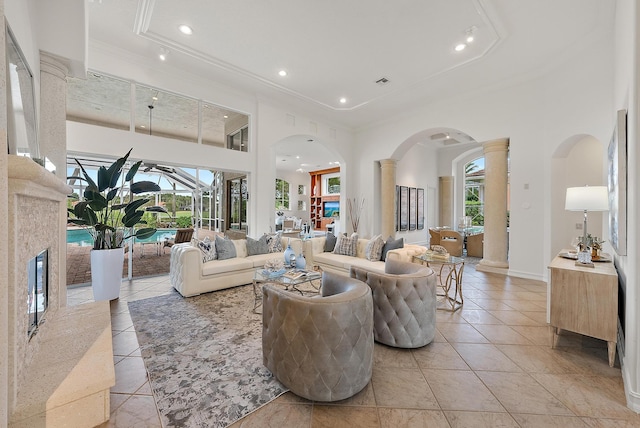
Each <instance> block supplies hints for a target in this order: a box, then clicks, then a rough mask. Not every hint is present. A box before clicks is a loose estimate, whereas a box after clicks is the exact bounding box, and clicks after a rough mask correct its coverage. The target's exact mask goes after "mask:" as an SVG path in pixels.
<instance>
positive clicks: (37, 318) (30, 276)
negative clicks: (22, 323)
mask: <svg viewBox="0 0 640 428" xmlns="http://www.w3.org/2000/svg"><path fill="white" fill-rule="evenodd" d="M48 305H49V250H48V249H45V250H43V251H41V252H40V253H39V254H38V255H37V256H35V257H33V258H32V259H30V260H29V261H28V262H27V316H28V317H29V327H28V329H27V330H28V331H27V334H28V335H29V337H31V336H33V335H34V334H35V332H36V329H37V328H38V325H39V324H40V322H41V321H42V320H43V319H44V313H45V311H46V310H47V307H48Z"/></svg>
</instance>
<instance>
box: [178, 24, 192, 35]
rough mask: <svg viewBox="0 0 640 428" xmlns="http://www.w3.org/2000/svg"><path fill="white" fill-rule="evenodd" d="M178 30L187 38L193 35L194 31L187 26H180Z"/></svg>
mask: <svg viewBox="0 0 640 428" xmlns="http://www.w3.org/2000/svg"><path fill="white" fill-rule="evenodd" d="M178 30H180V32H181V33H182V34H186V35H187V36H190V35H192V34H193V29H192V28H191V27H189V26H188V25H186V24H182V25H179V26H178Z"/></svg>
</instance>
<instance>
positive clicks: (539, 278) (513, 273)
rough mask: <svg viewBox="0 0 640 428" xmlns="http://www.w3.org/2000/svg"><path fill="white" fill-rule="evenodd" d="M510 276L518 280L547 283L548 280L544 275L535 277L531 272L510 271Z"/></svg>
mask: <svg viewBox="0 0 640 428" xmlns="http://www.w3.org/2000/svg"><path fill="white" fill-rule="evenodd" d="M508 275H509V276H513V277H516V278H524V279H533V280H535V281H542V282H546V280H545V279H544V277H543V276H542V275H534V274H532V273H530V272H522V271H517V270H513V269H509V273H508Z"/></svg>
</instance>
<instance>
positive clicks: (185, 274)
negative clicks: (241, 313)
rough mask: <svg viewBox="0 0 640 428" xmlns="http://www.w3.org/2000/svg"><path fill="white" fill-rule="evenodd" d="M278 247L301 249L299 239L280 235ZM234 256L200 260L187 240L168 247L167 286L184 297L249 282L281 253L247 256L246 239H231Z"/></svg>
mask: <svg viewBox="0 0 640 428" xmlns="http://www.w3.org/2000/svg"><path fill="white" fill-rule="evenodd" d="M281 242H282V248H283V249H286V248H287V244H288V243H290V244H291V248H292V249H293V250H294V251H295V253H296V255H298V254H300V252H301V251H302V240H300V239H292V238H281ZM233 244H234V246H235V249H236V257H234V258H231V259H226V260H211V261H208V262H206V263H205V262H203V261H202V252H201V251H200V249H199V248H197V247H195V246H193V245H192V244H191V243H185V244H176V245H174V246H173V247H171V262H170V263H171V267H170V273H169V277H170V278H171V285H173V288H175V289H176V290H177V291H178V292H179V293H180V294H182V295H183V296H184V297H190V296H196V295H198V294H202V293H208V292H210V291H215V290H222V289H224V288H230V287H235V286H238V285H244V284H250V283H251V282H252V280H253V277H254V275H255V272H256V270H257V269H259V268H261V267H263V266H264V264H265V262H266V261H267V260H271V259H277V258H282V260H284V252H279V253H267V254H257V255H253V256H249V255H247V240H246V239H238V240H233Z"/></svg>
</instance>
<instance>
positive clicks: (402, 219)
mask: <svg viewBox="0 0 640 428" xmlns="http://www.w3.org/2000/svg"><path fill="white" fill-rule="evenodd" d="M395 218H396V230H397V231H406V230H422V229H424V221H425V216H424V189H420V188H416V187H407V186H396V217H395Z"/></svg>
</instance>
